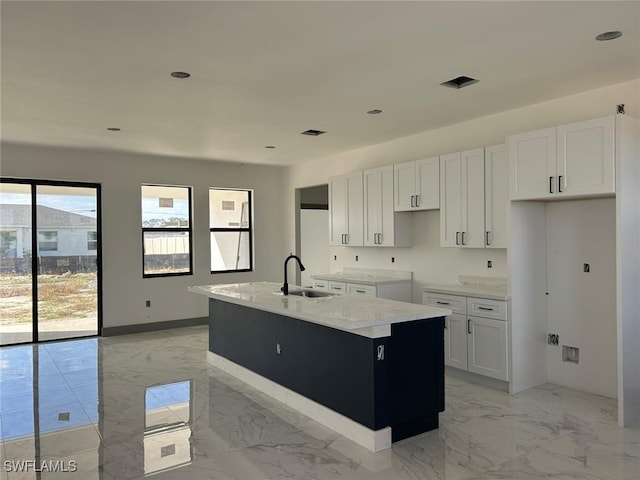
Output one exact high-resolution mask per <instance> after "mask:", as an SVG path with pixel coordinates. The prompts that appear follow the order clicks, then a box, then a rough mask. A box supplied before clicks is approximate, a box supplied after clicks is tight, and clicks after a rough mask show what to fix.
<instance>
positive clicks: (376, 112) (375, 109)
mask: <svg viewBox="0 0 640 480" xmlns="http://www.w3.org/2000/svg"><path fill="white" fill-rule="evenodd" d="M367 113H368V114H369V115H378V114H379V113H382V110H379V109H377V108H374V109H373V110H369V111H367Z"/></svg>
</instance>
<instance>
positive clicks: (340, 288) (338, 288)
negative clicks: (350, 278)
mask: <svg viewBox="0 0 640 480" xmlns="http://www.w3.org/2000/svg"><path fill="white" fill-rule="evenodd" d="M331 288H332V289H333V290H342V287H331Z"/></svg>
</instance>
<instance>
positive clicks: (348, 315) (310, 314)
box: [188, 282, 452, 337]
mask: <svg viewBox="0 0 640 480" xmlns="http://www.w3.org/2000/svg"><path fill="white" fill-rule="evenodd" d="M281 286H282V284H280V283H275V282H253V283H233V284H225V285H200V286H193V287H189V288H188V290H189V291H190V292H192V293H198V294H201V295H205V296H207V297H209V298H213V299H217V300H222V301H225V302H230V303H235V304H237V305H243V306H246V307H251V308H256V309H258V310H264V311H267V312H272V313H277V314H280V315H286V316H288V317H292V318H298V319H300V320H306V321H308V322H312V323H317V324H320V325H326V326H329V327H333V328H338V329H340V330H348V331H352V332H353V333H356V334H360V335H365V336H368V337H379V336H389V335H390V325H391V324H394V323H401V322H410V321H413V320H421V319H426V318H436V317H443V316H446V315H451V313H452V312H451V310H449V309H446V308H436V307H430V306H427V305H418V304H415V303H407V302H396V301H394V300H386V299H382V298H374V297H365V296H360V295H332V296H328V297H320V298H307V297H300V296H295V295H288V296H286V297H285V296H284V295H282V293H281V292H280V287H281ZM289 289H290V291H295V290H300V289H299V288H298V287H295V286H290V287H289ZM371 327H373V328H375V327H387V328H386V329H385V328H380V329H377V330H375V331H372V330H371ZM363 329H364V330H366V329H369V330H367V331H366V332H359V331H358V330H363ZM385 332H386V334H385Z"/></svg>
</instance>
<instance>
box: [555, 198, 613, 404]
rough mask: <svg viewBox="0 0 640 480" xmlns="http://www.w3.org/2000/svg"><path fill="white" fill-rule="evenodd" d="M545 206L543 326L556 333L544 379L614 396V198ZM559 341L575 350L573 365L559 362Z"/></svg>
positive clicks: (560, 351)
mask: <svg viewBox="0 0 640 480" xmlns="http://www.w3.org/2000/svg"><path fill="white" fill-rule="evenodd" d="M545 211H546V233H547V248H546V252H547V259H546V260H547V291H548V292H549V295H548V297H547V330H548V331H549V332H550V333H557V334H559V335H560V345H558V346H553V345H548V346H547V378H548V381H549V382H551V383H554V384H556V385H564V386H567V387H571V388H575V389H578V390H582V391H585V392H591V393H595V394H599V395H605V396H607V397H612V398H616V397H617V396H618V392H617V382H616V361H617V355H616V352H617V346H616V341H617V338H616V201H615V198H608V199H595V200H576V201H563V202H549V203H547V204H546V206H545ZM585 263H588V264H589V266H590V271H589V273H585V272H584V271H583V265H584V264H585ZM562 345H569V346H573V347H578V348H579V349H580V358H579V360H580V361H579V363H578V364H575V363H571V362H563V361H562Z"/></svg>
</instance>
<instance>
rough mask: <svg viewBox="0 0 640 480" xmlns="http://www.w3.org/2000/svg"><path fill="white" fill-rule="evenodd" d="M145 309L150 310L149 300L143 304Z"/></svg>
mask: <svg viewBox="0 0 640 480" xmlns="http://www.w3.org/2000/svg"><path fill="white" fill-rule="evenodd" d="M144 305H145V307H147V308H150V307H151V300H147V301H146V302H144Z"/></svg>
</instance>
